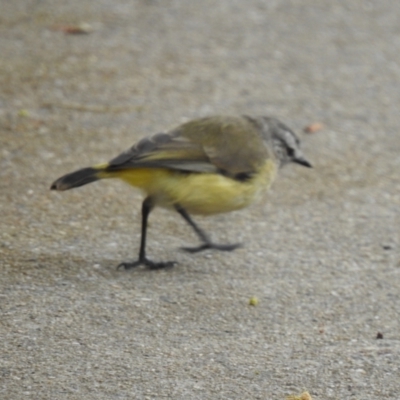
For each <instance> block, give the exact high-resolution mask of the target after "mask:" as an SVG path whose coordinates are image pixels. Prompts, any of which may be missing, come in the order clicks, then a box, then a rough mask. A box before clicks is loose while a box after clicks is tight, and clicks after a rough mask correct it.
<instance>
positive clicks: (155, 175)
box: [116, 159, 277, 215]
mask: <svg viewBox="0 0 400 400" xmlns="http://www.w3.org/2000/svg"><path fill="white" fill-rule="evenodd" d="M276 171H277V168H276V165H275V163H274V162H273V161H272V160H271V159H270V160H268V161H267V162H266V164H265V165H264V166H263V167H262V168H261V169H260V170H259V171H258V173H256V174H255V175H254V176H253V178H251V179H250V180H248V181H245V182H240V181H237V180H234V179H231V178H229V177H226V176H224V175H220V174H215V173H191V172H190V173H182V172H178V171H173V170H169V169H163V168H134V169H126V170H122V171H118V174H117V176H116V177H118V178H120V179H122V180H123V181H125V182H127V183H129V184H130V185H132V186H135V187H138V188H140V189H141V190H143V191H144V192H145V193H146V194H147V195H150V196H152V197H153V198H154V200H155V202H156V204H157V205H159V206H162V207H167V208H170V207H172V206H173V205H174V204H177V203H178V204H180V205H181V206H182V207H183V208H185V209H186V210H187V211H188V212H189V213H191V214H202V215H210V214H218V213H224V212H229V211H234V210H238V209H241V208H244V207H247V206H249V205H250V204H251V203H253V202H256V201H257V200H259V199H260V198H261V197H262V194H263V193H264V192H265V191H266V190H267V189H268V188H269V187H270V185H271V184H272V182H273V180H274V178H275V175H276Z"/></svg>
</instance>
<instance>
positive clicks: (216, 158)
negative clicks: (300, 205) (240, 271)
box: [50, 115, 312, 269]
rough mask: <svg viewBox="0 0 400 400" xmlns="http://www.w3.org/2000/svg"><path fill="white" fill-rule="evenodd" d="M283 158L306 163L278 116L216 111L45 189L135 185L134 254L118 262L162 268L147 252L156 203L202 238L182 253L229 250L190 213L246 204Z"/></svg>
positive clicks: (231, 246) (261, 189)
mask: <svg viewBox="0 0 400 400" xmlns="http://www.w3.org/2000/svg"><path fill="white" fill-rule="evenodd" d="M289 163H297V164H299V165H302V166H304V167H309V168H311V167H312V165H311V163H310V162H309V161H308V160H307V159H306V158H305V156H304V155H303V153H302V151H301V148H300V140H299V138H298V137H297V136H296V134H295V133H294V132H293V131H292V130H291V129H290V128H288V127H287V126H286V125H285V124H283V123H282V122H281V121H280V120H279V119H277V118H274V117H268V116H248V115H243V116H225V115H216V116H209V117H203V118H197V119H194V120H191V121H188V122H185V123H183V124H180V125H179V126H177V127H175V128H173V129H171V130H167V131H165V132H162V133H157V134H154V135H152V136H148V137H144V138H143V139H141V140H139V141H138V142H137V143H135V144H134V145H133V146H132V147H130V148H129V149H128V150H126V151H124V152H123V153H121V154H119V155H118V156H117V157H115V158H113V159H112V160H111V161H109V162H108V163H103V164H97V165H94V166H91V167H86V168H82V169H79V170H77V171H74V172H72V173H69V174H66V175H63V176H61V177H60V178H58V179H57V180H56V181H54V182H53V183H52V185H51V187H50V189H51V190H58V191H65V190H69V189H73V188H77V187H80V186H83V185H86V184H88V183H91V182H95V181H98V180H101V179H109V178H118V179H120V180H122V181H124V182H126V183H128V184H129V185H131V186H134V187H136V188H138V189H140V190H141V191H142V192H143V194H144V200H143V202H142V207H141V216H142V221H141V238H140V247H139V254H138V258H137V260H135V261H132V262H122V263H120V264H119V265H118V267H117V268H124V269H131V268H135V267H138V266H140V265H142V266H144V267H147V268H149V269H161V268H170V267H173V266H174V265H175V264H176V262H175V261H157V262H156V261H153V260H151V259H150V258H148V257H147V253H146V234H147V227H148V218H149V215H150V213H151V211H152V210H153V209H154V208H155V207H157V206H159V207H163V208H167V209H169V210H172V211H176V212H177V213H178V214H180V215H181V217H182V218H183V219H184V220H185V221H186V222H187V223H188V224H189V225H190V226H191V228H192V229H193V230H194V232H195V233H196V235H197V237H198V238H199V240H200V242H201V244H200V245H199V246H197V247H183V249H184V250H186V251H187V252H190V253H197V252H200V251H204V250H207V249H210V250H212V249H213V250H221V251H232V250H235V249H236V248H238V247H240V246H241V244H238V243H235V244H219V243H214V242H213V241H212V240H211V239H210V237H209V236H208V235H207V233H205V232H204V231H203V230H202V229H201V228H200V227H199V226H198V225H197V224H196V223H195V221H194V220H193V219H192V216H191V215H193V214H197V215H205V216H209V215H214V214H219V213H227V212H231V211H235V210H239V209H242V208H245V207H248V206H250V205H251V204H252V203H255V202H257V201H258V200H259V199H260V198H261V197H263V195H264V193H265V192H266V191H267V190H268V189H269V187H270V186H271V184H272V183H273V181H274V180H275V178H276V175H277V172H278V170H279V169H281V168H282V167H284V166H285V165H287V164H289Z"/></svg>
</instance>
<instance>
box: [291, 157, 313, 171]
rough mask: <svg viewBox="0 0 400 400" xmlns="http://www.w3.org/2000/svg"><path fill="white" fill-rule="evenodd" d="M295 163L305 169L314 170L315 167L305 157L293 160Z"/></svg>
mask: <svg viewBox="0 0 400 400" xmlns="http://www.w3.org/2000/svg"><path fill="white" fill-rule="evenodd" d="M293 162H295V163H297V164H300V165H302V166H303V167H307V168H312V167H313V166H312V165H311V163H310V162H309V161H307V160H306V159H305V158H304V157H297V158H294V159H293Z"/></svg>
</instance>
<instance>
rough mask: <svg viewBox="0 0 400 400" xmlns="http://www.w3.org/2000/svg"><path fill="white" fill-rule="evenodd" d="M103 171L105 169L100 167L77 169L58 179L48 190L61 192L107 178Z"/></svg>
mask: <svg viewBox="0 0 400 400" xmlns="http://www.w3.org/2000/svg"><path fill="white" fill-rule="evenodd" d="M104 170H105V168H104V166H102V165H99V166H95V167H88V168H82V169H79V170H78V171H75V172H71V173H69V174H67V175H64V176H62V177H61V178H58V179H57V180H56V181H54V182H53V183H52V185H51V186H50V189H51V190H61V191H63V190H69V189H73V188H76V187H79V186H83V185H86V184H88V183H91V182H95V181H98V180H99V179H103V178H106V177H107V176H106V175H107V174H105V173H104Z"/></svg>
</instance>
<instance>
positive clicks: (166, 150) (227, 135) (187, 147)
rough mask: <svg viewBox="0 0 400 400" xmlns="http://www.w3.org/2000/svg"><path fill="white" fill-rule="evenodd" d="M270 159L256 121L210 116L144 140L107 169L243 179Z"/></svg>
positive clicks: (116, 159) (243, 118)
mask: <svg viewBox="0 0 400 400" xmlns="http://www.w3.org/2000/svg"><path fill="white" fill-rule="evenodd" d="M267 157H268V150H267V149H266V147H265V145H264V143H263V141H262V140H261V138H260V135H259V132H258V127H257V126H256V125H255V123H254V122H253V121H251V120H250V119H247V118H245V117H209V118H202V119H199V120H194V121H190V122H188V123H186V124H183V125H180V126H179V127H177V128H176V129H174V130H172V131H170V132H168V133H158V134H156V135H153V136H151V137H148V138H145V139H142V140H141V141H139V142H138V143H137V144H135V145H134V146H133V147H131V148H130V149H128V150H127V151H125V152H124V153H122V154H120V155H119V156H117V157H116V158H114V159H113V160H111V161H110V163H109V166H108V168H107V169H109V170H121V169H126V168H138V167H149V168H169V169H175V170H180V171H192V172H217V173H222V174H224V175H227V176H231V177H240V176H247V175H251V174H252V173H254V172H255V171H256V170H257V168H259V167H260V165H261V164H262V162H264V161H265V159H266V158H267ZM243 174H244V175H243Z"/></svg>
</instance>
